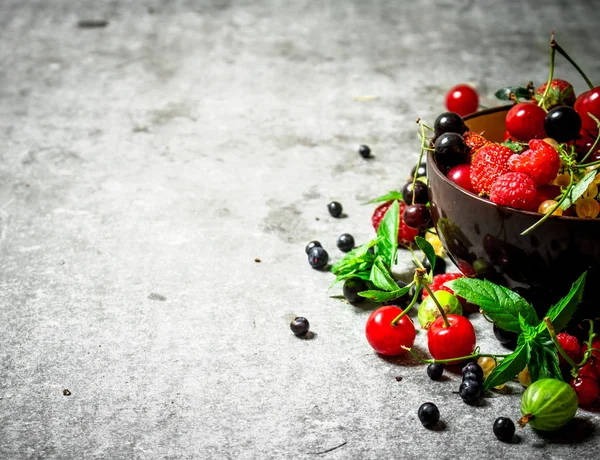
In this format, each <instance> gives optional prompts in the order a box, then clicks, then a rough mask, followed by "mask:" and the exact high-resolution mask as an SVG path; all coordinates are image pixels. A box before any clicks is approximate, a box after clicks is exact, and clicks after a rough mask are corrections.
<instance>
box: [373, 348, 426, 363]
mask: <svg viewBox="0 0 600 460" xmlns="http://www.w3.org/2000/svg"><path fill="white" fill-rule="evenodd" d="M412 350H413V351H414V352H415V353H416V354H417V355H419V356H421V355H425V354H426V352H425V351H424V350H423V349H422V348H421V347H419V346H418V345H413V347H412ZM377 356H379V358H380V359H382V360H383V361H385V362H387V363H390V364H393V365H394V366H422V365H423V364H424V363H422V362H421V361H419V360H418V359H417V358H415V357H414V356H413V355H411V354H410V353H409V352H406V353H404V354H403V355H400V356H384V355H380V354H377Z"/></svg>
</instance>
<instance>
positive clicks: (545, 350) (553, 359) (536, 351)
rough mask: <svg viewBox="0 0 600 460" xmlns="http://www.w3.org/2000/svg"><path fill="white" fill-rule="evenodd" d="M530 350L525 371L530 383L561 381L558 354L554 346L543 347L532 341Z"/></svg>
mask: <svg viewBox="0 0 600 460" xmlns="http://www.w3.org/2000/svg"><path fill="white" fill-rule="evenodd" d="M530 348H531V351H530V358H529V363H528V364H527V369H529V374H530V375H531V381H532V382H535V381H537V380H540V379H557V380H562V379H563V378H562V374H561V372H560V367H559V365H558V352H557V350H556V348H555V347H554V345H551V344H548V345H544V344H542V343H540V342H538V341H534V342H532V343H531V344H530Z"/></svg>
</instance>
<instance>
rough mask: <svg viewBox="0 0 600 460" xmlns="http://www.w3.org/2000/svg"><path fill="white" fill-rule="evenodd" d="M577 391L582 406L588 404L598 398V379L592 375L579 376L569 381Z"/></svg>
mask: <svg viewBox="0 0 600 460" xmlns="http://www.w3.org/2000/svg"><path fill="white" fill-rule="evenodd" d="M569 385H571V386H572V387H573V389H574V390H575V392H576V393H577V400H578V401H579V405H580V406H587V405H588V404H592V403H593V402H594V401H595V400H596V399H598V393H599V389H598V381H597V380H596V379H593V378H591V377H577V378H575V379H573V380H571V382H570V383H569Z"/></svg>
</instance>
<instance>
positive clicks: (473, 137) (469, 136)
mask: <svg viewBox="0 0 600 460" xmlns="http://www.w3.org/2000/svg"><path fill="white" fill-rule="evenodd" d="M463 139H464V140H465V145H466V146H467V147H469V149H470V151H471V156H472V155H474V154H475V152H477V150H479V149H480V148H481V147H483V146H484V145H487V144H490V141H488V140H487V139H486V138H485V137H483V136H482V135H481V134H477V133H474V132H473V131H467V132H466V133H464V134H463Z"/></svg>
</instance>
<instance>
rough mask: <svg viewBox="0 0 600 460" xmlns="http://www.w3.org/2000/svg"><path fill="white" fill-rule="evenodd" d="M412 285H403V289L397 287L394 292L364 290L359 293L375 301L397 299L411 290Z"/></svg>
mask: <svg viewBox="0 0 600 460" xmlns="http://www.w3.org/2000/svg"><path fill="white" fill-rule="evenodd" d="M410 288H411V286H406V287H403V288H402V289H396V290H395V291H392V292H384V291H375V290H371V291H362V292H359V293H358V295H359V296H361V297H364V298H366V299H369V300H372V301H373V302H387V301H389V300H394V299H397V298H398V297H402V296H403V295H405V294H406V293H407V292H408V291H410Z"/></svg>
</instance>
